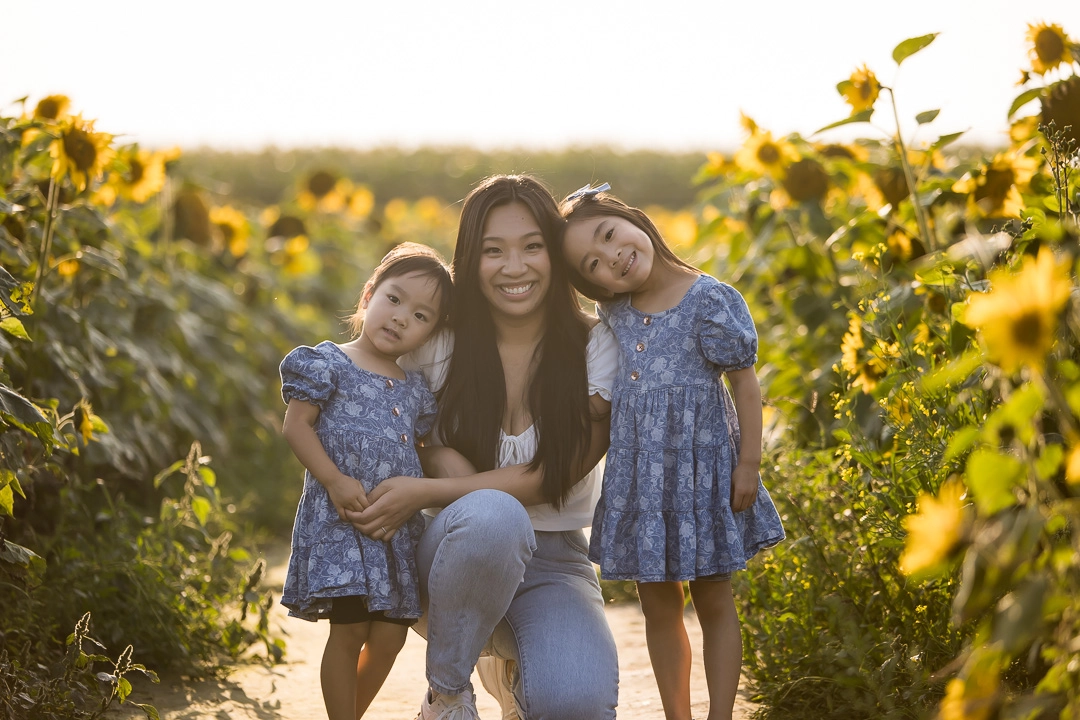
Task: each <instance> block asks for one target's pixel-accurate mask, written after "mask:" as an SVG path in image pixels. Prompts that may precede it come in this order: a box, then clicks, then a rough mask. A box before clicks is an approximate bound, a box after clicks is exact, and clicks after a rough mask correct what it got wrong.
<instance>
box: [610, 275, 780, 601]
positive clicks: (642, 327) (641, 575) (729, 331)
mask: <svg viewBox="0 0 1080 720" xmlns="http://www.w3.org/2000/svg"><path fill="white" fill-rule="evenodd" d="M599 311H600V317H601V319H602V320H603V321H604V322H605V323H607V325H608V326H609V327H610V328H611V329H612V330H613V331H614V332H615V336H616V337H617V338H618V341H619V348H620V352H621V357H620V365H619V375H618V377H617V378H616V380H615V387H614V388H613V390H612V401H611V447H610V448H609V449H608V453H607V467H606V469H605V471H604V481H603V489H602V492H601V494H600V502H599V504H598V505H597V506H596V513H595V515H594V517H593V526H592V539H591V542H590V546H589V559H591V560H592V561H593V562H595V563H597V564H599V565H600V572H601V574H602V576H603V577H604V578H606V579H613V580H639V581H642V582H661V581H675V580H693V579H695V578H703V577H709V576H712V575H723V574H726V573H731V572H733V571H735V570H742V569H745V568H746V561H747V560H748V559H750V558H751V557H753V556H754V555H755V554H756V553H757V552H758V551H759V550H761V549H762V548H766V547H770V546H772V545H775V544H776V543H778V542H780V541H781V540H783V539H784V528H783V525H782V524H781V522H780V517H779V515H778V514H777V512H776V507H775V506H774V505H773V502H772V498H770V497H769V493H768V491H766V490H765V488H764V486H762V485H761V484H760V480H759V481H758V492H757V499H756V500H755V501H754V503H753V505H752V506H751V507H750V508H749V509H748V510H746V511H744V512H741V513H735V512H733V511H732V510H731V472H732V470H733V469H734V468H735V465H736V463H737V461H738V450H739V423H738V418H737V416H736V414H735V405H734V403H733V402H732V400H731V396H730V395H729V394H728V391H727V387H726V386H725V385H724V383H723V382H722V380H721V379H720V373H723V372H728V371H733V370H739V369H742V368H747V367H751V366H753V365H754V363H755V362H757V332H756V331H755V329H754V321H753V320H752V319H751V317H750V312H749V310H748V309H747V307H746V302H745V301H744V300H743V298H742V296H741V295H739V293H738V291H736V290H735V289H734V288H732V287H731V286H730V285H726V284H724V283H721V282H719V281H718V280H716V279H715V278H713V277H710V276H709V275H701V276H700V277H699V278H698V279H697V280H695V281H694V284H693V285H692V286H691V287H690V289H689V290H688V291H687V292H686V295H685V296H684V297H683V299H682V300H681V301H680V302H679V304H678V305H676V306H675V307H673V308H670V309H668V310H664V311H663V312H658V313H644V312H641V311H640V310H637V309H636V308H634V307H633V306H632V305H631V304H630V300H629V298H622V299H620V300H618V301H615V302H612V303H605V304H603V305H602V306H601V307H600V308H599Z"/></svg>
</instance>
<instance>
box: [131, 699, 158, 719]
mask: <svg viewBox="0 0 1080 720" xmlns="http://www.w3.org/2000/svg"><path fill="white" fill-rule="evenodd" d="M131 704H132V705H134V706H135V707H137V708H139V709H140V710H142V711H143V712H144V713H146V717H147V718H148V719H149V720H161V716H160V715H158V711H157V708H156V707H154V706H153V705H148V704H147V703H131Z"/></svg>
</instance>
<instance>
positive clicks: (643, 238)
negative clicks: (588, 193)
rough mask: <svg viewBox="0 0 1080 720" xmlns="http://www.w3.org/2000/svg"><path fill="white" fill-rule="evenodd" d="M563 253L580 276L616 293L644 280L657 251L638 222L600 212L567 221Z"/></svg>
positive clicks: (636, 287) (635, 285)
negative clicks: (598, 214) (568, 222)
mask: <svg viewBox="0 0 1080 720" xmlns="http://www.w3.org/2000/svg"><path fill="white" fill-rule="evenodd" d="M563 255H564V256H565V257H566V262H567V263H568V264H569V265H570V267H572V268H574V269H575V270H576V271H577V272H578V274H580V275H581V277H583V278H585V279H586V280H588V281H590V282H592V283H594V284H596V285H598V286H600V287H602V288H604V289H605V290H607V291H609V292H610V293H611V294H613V295H618V294H619V293H627V292H634V291H635V290H638V289H640V288H641V286H642V285H644V284H645V282H646V281H647V280H648V279H649V275H650V274H651V273H652V269H653V261H654V260H655V256H656V253H655V250H654V248H653V244H652V241H651V240H650V239H649V236H648V235H647V234H645V231H644V230H642V229H641V228H639V227H638V226H637V225H635V224H634V223H632V222H630V221H629V220H627V219H625V218H622V217H619V216H618V215H600V216H597V217H587V218H582V219H581V220H571V221H570V224H569V225H567V227H566V235H565V240H564V241H563Z"/></svg>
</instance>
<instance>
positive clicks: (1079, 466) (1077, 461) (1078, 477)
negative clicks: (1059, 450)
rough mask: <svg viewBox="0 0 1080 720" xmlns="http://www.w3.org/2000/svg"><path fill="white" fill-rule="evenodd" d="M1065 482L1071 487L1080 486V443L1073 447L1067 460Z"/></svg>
mask: <svg viewBox="0 0 1080 720" xmlns="http://www.w3.org/2000/svg"><path fill="white" fill-rule="evenodd" d="M1065 481H1066V482H1068V483H1069V484H1070V485H1080V443H1078V444H1076V445H1073V447H1072V450H1070V451H1069V455H1068V457H1066V458H1065Z"/></svg>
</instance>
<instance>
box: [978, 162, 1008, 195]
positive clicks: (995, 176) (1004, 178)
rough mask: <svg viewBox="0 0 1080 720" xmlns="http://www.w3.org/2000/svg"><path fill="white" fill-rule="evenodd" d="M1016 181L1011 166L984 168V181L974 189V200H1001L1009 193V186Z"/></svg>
mask: <svg viewBox="0 0 1080 720" xmlns="http://www.w3.org/2000/svg"><path fill="white" fill-rule="evenodd" d="M1015 182H1016V173H1014V172H1013V169H1012V168H995V167H991V168H988V169H987V170H986V182H985V183H983V185H982V186H981V187H979V188H977V189H976V190H975V199H976V200H993V201H995V202H1001V201H1003V200H1004V199H1005V196H1006V195H1008V194H1009V188H1011V187H1012V186H1013V184H1014V183H1015Z"/></svg>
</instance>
